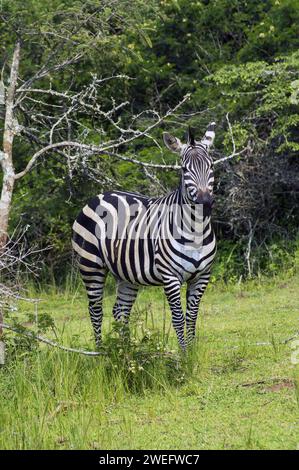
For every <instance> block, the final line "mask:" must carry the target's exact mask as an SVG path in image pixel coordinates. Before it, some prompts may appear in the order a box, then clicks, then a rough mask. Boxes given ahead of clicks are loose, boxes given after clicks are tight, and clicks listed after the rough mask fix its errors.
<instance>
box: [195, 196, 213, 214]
mask: <svg viewBox="0 0 299 470" xmlns="http://www.w3.org/2000/svg"><path fill="white" fill-rule="evenodd" d="M196 202H197V204H202V206H203V215H204V216H209V215H211V212H212V208H213V204H214V197H213V196H212V194H211V193H210V191H202V190H199V191H198V193H197V199H196Z"/></svg>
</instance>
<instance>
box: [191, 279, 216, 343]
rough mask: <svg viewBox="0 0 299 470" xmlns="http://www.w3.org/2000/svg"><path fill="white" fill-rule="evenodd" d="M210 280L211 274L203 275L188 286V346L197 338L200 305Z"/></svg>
mask: <svg viewBox="0 0 299 470" xmlns="http://www.w3.org/2000/svg"><path fill="white" fill-rule="evenodd" d="M209 279H210V272H207V273H204V274H201V275H200V277H198V278H197V279H196V280H192V281H190V282H189V283H188V286H187V294H186V296H187V310H186V329H187V343H188V344H191V343H192V342H193V340H194V337H195V330H196V321H197V316H198V308H199V303H200V300H201V298H202V296H203V293H204V291H205V289H206V287H207V285H208V282H209Z"/></svg>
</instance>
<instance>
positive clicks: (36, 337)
mask: <svg viewBox="0 0 299 470" xmlns="http://www.w3.org/2000/svg"><path fill="white" fill-rule="evenodd" d="M0 328H4V329H6V330H10V331H13V332H14V333H17V334H19V335H23V336H27V337H28V338H31V339H34V340H36V341H40V342H41V343H45V344H47V345H48V346H51V347H53V348H58V349H61V350H62V351H65V352H73V353H77V354H83V355H85V356H106V355H107V353H106V352H104V351H87V350H85V349H76V348H67V347H66V346H63V345H62V344H59V343H56V342H55V341H52V340H50V339H48V338H44V337H43V336H40V335H36V334H35V333H33V332H31V331H20V330H19V329H18V328H17V327H13V326H10V325H7V324H6V323H0ZM138 354H139V355H140V356H142V355H144V354H146V353H144V352H142V351H140V353H138ZM151 357H173V358H175V355H174V354H173V353H172V352H168V351H165V352H162V353H153V354H152V353H151Z"/></svg>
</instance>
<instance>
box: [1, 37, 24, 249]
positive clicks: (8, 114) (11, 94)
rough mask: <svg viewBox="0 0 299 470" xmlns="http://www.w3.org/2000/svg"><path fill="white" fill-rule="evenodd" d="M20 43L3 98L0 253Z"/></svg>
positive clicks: (10, 184)
mask: <svg viewBox="0 0 299 470" xmlns="http://www.w3.org/2000/svg"><path fill="white" fill-rule="evenodd" d="M19 62H20V43H19V42H17V43H16V46H15V50H14V53H13V58H12V65H11V71H10V81H9V86H8V88H7V94H6V97H5V122H4V133H3V151H2V152H0V163H1V168H2V171H3V181H2V191H1V198H0V251H1V250H3V248H4V247H5V244H6V242H7V237H8V222H9V213H10V209H11V201H12V194H13V188H14V182H15V171H14V165H13V154H12V149H13V140H14V136H15V133H16V127H17V123H16V119H15V117H14V104H15V93H16V86H17V81H18V74H19Z"/></svg>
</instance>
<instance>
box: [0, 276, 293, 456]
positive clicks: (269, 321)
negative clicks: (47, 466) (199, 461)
mask: <svg viewBox="0 0 299 470" xmlns="http://www.w3.org/2000/svg"><path fill="white" fill-rule="evenodd" d="M298 282H299V278H298V277H293V278H287V279H283V278H281V279H271V280H265V281H263V282H262V281H259V282H257V281H256V282H254V281H251V282H247V283H244V284H240V285H236V286H231V287H225V286H223V285H214V286H211V287H210V288H209V289H208V290H207V293H206V294H205V296H204V298H203V301H202V305H201V312H200V319H199V322H198V330H197V337H198V341H197V343H196V345H195V347H194V350H193V351H192V352H191V353H190V354H189V355H188V357H187V358H178V359H176V356H171V357H169V358H167V357H166V358H165V357H159V356H158V355H157V354H156V353H155V348H156V350H157V348H162V349H163V344H165V343H166V347H167V349H168V350H173V349H176V350H177V346H176V340H175V337H174V333H173V331H172V328H171V324H170V313H169V310H168V307H167V305H166V304H165V298H164V295H163V292H162V290H161V289H157V288H147V289H144V290H143V291H142V292H141V293H140V294H139V297H138V300H137V302H136V306H135V308H134V311H133V312H132V327H131V335H132V337H133V339H134V338H136V341H137V342H139V345H137V346H136V347H135V348H134V353H131V352H130V351H127V352H126V351H125V353H124V354H125V355H124V356H122V357H123V359H121V358H120V357H118V355H119V354H121V352H120V349H121V345H120V342H119V341H120V340H118V339H117V338H116V336H117V335H115V334H114V335H113V334H112V335H109V334H108V332H109V331H111V327H112V315H111V307H112V303H113V296H112V295H110V294H108V295H107V296H106V298H105V304H104V306H105V325H104V331H105V333H104V334H105V338H106V345H107V348H108V349H109V355H108V357H100V358H99V357H97V358H91V357H85V356H81V355H76V354H71V353H65V352H62V351H59V350H57V349H50V348H49V347H48V346H41V347H40V349H39V350H38V351H33V352H32V353H27V352H26V351H24V353H23V355H19V358H18V359H17V360H13V359H11V360H10V361H8V363H7V365H6V366H5V367H2V368H1V369H0V395H1V402H0V448H1V449H64V448H68V449H153V448H156V449H296V448H297V447H298V445H299V412H298V410H299V409H298V402H299V366H298V365H297V366H295V365H293V364H292V362H291V354H292V352H294V351H293V350H292V349H291V346H292V342H288V343H287V344H282V341H283V340H285V339H286V338H289V337H291V336H293V335H294V334H295V333H296V332H297V331H298V329H299V327H298V320H299V308H298V307H299V290H298ZM32 295H36V293H34V292H32ZM39 296H40V297H41V299H42V300H41V302H40V303H39V305H38V314H39V315H42V314H43V313H51V315H52V316H53V317H54V319H55V322H56V328H57V335H58V339H59V341H62V342H63V343H64V344H65V345H75V346H80V347H84V348H89V349H93V347H94V344H93V339H92V331H91V325H90V322H89V319H88V315H87V311H86V299H85V295H84V292H83V291H81V290H78V291H77V292H75V293H72V292H71V289H69V290H67V291H64V292H62V293H61V292H59V291H58V290H56V291H55V290H54V291H53V290H52V291H50V290H48V292H47V293H42V294H39ZM26 312H27V313H28V312H34V306H33V305H29V304H25V303H23V304H21V305H20V315H21V318H22V315H24V314H25V313H26ZM27 326H29V327H32V328H33V329H34V328H35V326H34V325H27ZM147 330H150V331H156V332H157V333H156V334H154V336H153V340H149V339H148V341H147V342H145V343H144V342H141V340H142V338H144V337H145V336H146V335H147ZM47 336H51V337H53V334H51V333H50V332H48V333H47ZM107 337H108V339H107ZM140 342H141V343H140ZM256 343H268V344H266V345H263V344H256ZM144 344H145V346H144ZM143 347H144V348H145V349H144V356H138V351H139V349H140V348H141V349H142V348H143ZM113 348H114V349H113ZM139 352H140V351H139ZM158 352H159V351H157V353H158ZM126 355H127V356H128V357H129V359H126ZM298 356H299V355H298ZM132 358H133V359H134V360H136V367H137V369H136V368H135V369H134V367H133V368H132V367H131V362H130V361H131V359H132ZM140 358H141V359H140ZM142 361H145V362H144V367H143V369H142V368H141V369H140V370H139V368H138V367H139V366H140V364H143V362H142Z"/></svg>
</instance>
